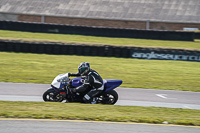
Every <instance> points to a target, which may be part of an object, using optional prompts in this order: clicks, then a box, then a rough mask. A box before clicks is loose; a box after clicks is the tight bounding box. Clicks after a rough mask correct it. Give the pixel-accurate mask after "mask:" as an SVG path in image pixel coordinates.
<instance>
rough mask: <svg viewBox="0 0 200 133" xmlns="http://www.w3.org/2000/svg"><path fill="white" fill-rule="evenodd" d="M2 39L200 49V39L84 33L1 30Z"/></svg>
mask: <svg viewBox="0 0 200 133" xmlns="http://www.w3.org/2000/svg"><path fill="white" fill-rule="evenodd" d="M0 39H11V40H13V39H21V40H23V39H25V40H26V41H50V42H51V41H56V42H69V43H84V44H90V45H93V44H96V45H97V44H98V45H101V44H107V45H118V46H138V47H161V48H179V49H196V50H199V49H200V41H199V40H197V41H195V42H187V41H161V40H148V39H129V38H111V37H110V38H109V37H94V36H82V35H66V34H48V33H31V32H20V31H7V30H0Z"/></svg>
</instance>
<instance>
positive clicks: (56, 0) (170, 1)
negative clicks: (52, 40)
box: [0, 0, 200, 30]
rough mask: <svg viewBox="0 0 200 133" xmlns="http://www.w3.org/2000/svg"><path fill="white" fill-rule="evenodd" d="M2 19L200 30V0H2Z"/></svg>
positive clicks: (0, 10) (0, 11)
mask: <svg viewBox="0 0 200 133" xmlns="http://www.w3.org/2000/svg"><path fill="white" fill-rule="evenodd" d="M0 20H13V21H26V22H42V23H55V24H67V25H83V26H98V27H115V28H133V29H154V30H183V29H184V28H185V29H187V30H188V29H190V28H191V29H195V30H199V29H200V0H0Z"/></svg>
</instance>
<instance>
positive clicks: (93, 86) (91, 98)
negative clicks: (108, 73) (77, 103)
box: [68, 62, 104, 103]
mask: <svg viewBox="0 0 200 133" xmlns="http://www.w3.org/2000/svg"><path fill="white" fill-rule="evenodd" d="M68 76H69V77H70V76H76V77H78V76H81V77H83V79H84V80H83V84H82V85H81V86H79V87H77V88H73V89H72V92H73V93H82V92H84V91H86V90H88V89H89V92H88V93H87V94H86V95H85V96H84V97H83V101H84V102H85V103H96V100H97V99H96V98H95V96H97V95H98V94H100V93H101V92H102V91H103V89H104V86H103V79H102V78H101V76H100V75H99V74H98V73H97V72H96V71H95V70H93V69H90V64H89V63H88V62H83V63H81V64H80V65H79V66H78V73H68Z"/></svg>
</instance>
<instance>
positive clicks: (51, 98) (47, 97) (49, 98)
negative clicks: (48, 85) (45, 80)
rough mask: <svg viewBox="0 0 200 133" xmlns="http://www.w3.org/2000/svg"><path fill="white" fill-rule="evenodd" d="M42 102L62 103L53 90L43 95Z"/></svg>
mask: <svg viewBox="0 0 200 133" xmlns="http://www.w3.org/2000/svg"><path fill="white" fill-rule="evenodd" d="M43 100H44V101H45V102H62V101H63V99H62V96H60V94H59V93H57V92H55V90H53V89H49V90H47V91H46V92H44V94H43Z"/></svg>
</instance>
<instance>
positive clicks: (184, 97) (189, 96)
mask: <svg viewBox="0 0 200 133" xmlns="http://www.w3.org/2000/svg"><path fill="white" fill-rule="evenodd" d="M0 86H1V87H0V100H5V101H43V100H42V94H43V93H44V92H45V91H46V90H47V88H49V87H50V85H49V84H31V83H4V82H1V83H0ZM116 91H117V92H118V94H119V100H118V102H117V103H116V105H130V106H155V107H169V108H188V109H200V92H189V91H172V90H154V89H139V88H122V87H118V88H117V89H116Z"/></svg>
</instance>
